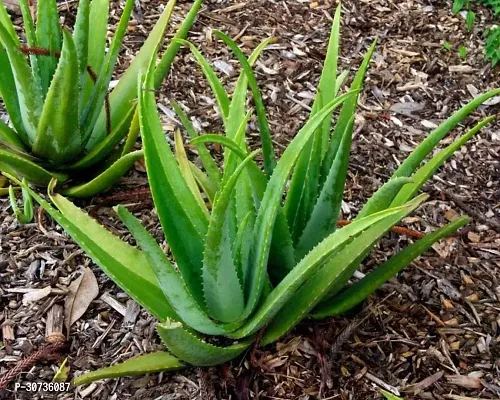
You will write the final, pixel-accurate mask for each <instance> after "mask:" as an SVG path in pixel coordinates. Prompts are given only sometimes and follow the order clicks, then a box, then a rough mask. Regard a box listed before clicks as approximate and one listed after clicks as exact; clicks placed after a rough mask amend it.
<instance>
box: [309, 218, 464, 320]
mask: <svg viewBox="0 0 500 400" xmlns="http://www.w3.org/2000/svg"><path fill="white" fill-rule="evenodd" d="M468 221H469V219H468V218H467V217H462V218H459V219H457V220H455V221H453V222H451V223H449V224H448V225H445V226H443V227H442V228H440V229H438V230H436V231H435V232H433V233H430V234H427V235H426V236H424V237H423V238H422V239H419V240H418V241H417V242H415V243H413V244H412V245H410V246H408V247H407V248H405V249H404V250H401V251H400V252H399V253H398V254H396V255H394V256H392V257H391V258H390V259H389V260H388V261H386V262H385V263H384V264H382V265H380V266H379V267H377V268H376V269H375V270H373V271H372V272H370V273H369V274H368V275H366V276H365V277H364V278H363V279H361V280H360V281H359V282H357V283H355V284H353V285H351V286H349V288H347V289H345V290H344V291H342V292H340V293H339V294H338V295H336V296H334V297H332V298H331V299H329V300H327V301H325V302H322V303H320V304H319V305H318V306H317V307H316V308H315V309H314V311H313V313H312V316H313V317H314V318H325V317H327V316H329V315H340V314H342V313H344V312H346V311H348V310H350V309H351V308H353V307H354V306H356V305H357V304H359V303H361V302H362V301H363V300H364V299H366V298H367V297H368V296H369V295H370V294H372V293H373V292H374V291H375V290H376V289H378V288H379V287H380V286H381V285H382V284H384V283H385V282H387V281H388V280H389V279H390V278H391V277H393V276H395V275H396V274H397V273H398V272H400V271H401V270H402V269H403V268H406V267H407V266H408V265H409V264H410V263H411V262H412V261H413V260H414V259H416V258H417V257H418V256H419V255H421V254H423V253H424V252H425V251H427V250H428V249H429V248H430V247H431V246H432V245H433V244H434V243H436V242H437V241H439V240H441V239H443V238H445V237H447V236H449V235H451V234H452V233H453V232H455V231H457V230H458V229H460V228H461V227H462V226H464V225H465V224H467V222H468Z"/></svg>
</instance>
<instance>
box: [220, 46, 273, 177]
mask: <svg viewBox="0 0 500 400" xmlns="http://www.w3.org/2000/svg"><path fill="white" fill-rule="evenodd" d="M273 40H274V38H272V37H271V38H268V39H266V40H264V41H263V42H261V43H260V44H259V45H258V46H257V47H256V48H255V50H254V51H253V52H252V54H251V55H250V57H249V58H248V63H249V64H250V66H253V64H254V63H255V62H256V61H257V59H258V58H259V56H260V54H261V53H262V51H264V49H265V47H266V46H267V45H268V44H269V43H271V42H272V41H273ZM247 92H248V78H247V75H246V73H245V71H244V70H242V71H241V73H240V76H239V77H238V81H237V82H236V85H235V87H234V91H233V96H232V99H231V104H230V105H229V114H228V119H227V126H226V131H225V134H226V136H227V137H228V138H229V139H233V140H234V139H235V136H236V135H237V133H238V131H239V130H240V129H241V128H242V122H243V121H247V122H248V119H249V116H248V117H246V116H245V115H246V102H247ZM247 122H245V126H244V127H243V129H245V128H246V123H247ZM242 141H244V136H242ZM242 144H243V143H238V145H239V146H241V145H242ZM224 164H225V170H226V171H227V172H228V173H229V174H232V173H233V171H234V169H235V168H236V165H237V163H236V161H235V160H234V155H231V151H230V149H224Z"/></svg>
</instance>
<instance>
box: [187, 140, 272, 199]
mask: <svg viewBox="0 0 500 400" xmlns="http://www.w3.org/2000/svg"><path fill="white" fill-rule="evenodd" d="M191 143H192V144H201V143H217V144H220V145H221V146H224V147H227V148H229V149H230V150H231V151H232V152H234V153H235V154H236V155H237V156H238V157H239V158H240V159H242V160H243V159H245V158H246V157H247V156H248V153H247V152H246V151H244V150H242V149H241V148H240V146H239V145H238V144H237V143H236V142H235V141H234V140H231V139H229V138H228V137H227V136H222V135H215V134H211V133H209V134H206V135H201V136H198V137H197V138H195V139H193V140H191ZM247 170H248V173H249V175H250V178H251V179H252V183H253V185H254V188H255V191H256V192H257V193H259V196H260V197H262V195H263V193H264V191H265V189H266V184H267V180H266V177H265V175H264V174H263V173H262V171H261V170H260V168H259V167H258V166H257V164H255V162H250V164H248V168H247Z"/></svg>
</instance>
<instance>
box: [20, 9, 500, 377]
mask: <svg viewBox="0 0 500 400" xmlns="http://www.w3.org/2000/svg"><path fill="white" fill-rule="evenodd" d="M339 31H340V8H339V9H337V12H336V14H335V18H334V23H333V28H332V33H331V38H330V41H329V46H328V51H327V56H326V62H325V67H324V69H323V73H322V76H321V79H320V83H319V87H318V90H317V95H316V99H315V101H314V105H313V107H312V112H311V115H310V117H309V119H308V121H307V122H306V123H305V125H304V126H303V127H302V129H301V130H300V131H299V132H298V133H297V135H296V136H295V138H294V139H293V140H292V141H291V143H290V144H289V145H288V146H287V148H286V150H285V151H284V152H283V154H282V155H281V157H280V159H279V161H276V160H275V156H274V152H273V148H272V141H271V135H270V129H269V124H268V122H267V119H266V113H265V108H264V104H263V100H262V96H261V94H260V92H259V88H258V84H257V80H256V77H255V75H254V74H253V71H252V64H253V63H254V62H255V61H256V59H257V57H258V56H259V54H260V53H261V52H262V50H263V49H264V47H265V46H266V45H267V43H268V42H269V41H265V42H264V43H262V44H261V45H260V46H259V47H258V48H256V49H255V51H254V52H253V53H252V54H251V55H250V57H249V58H248V59H247V58H246V56H245V55H244V54H243V53H242V51H241V50H240V49H239V48H238V46H237V45H236V44H235V43H234V42H233V41H232V40H231V39H230V38H229V37H227V36H226V35H224V34H223V33H221V32H217V33H216V34H217V36H218V37H219V38H220V39H221V40H222V41H224V42H225V43H226V44H227V45H228V46H229V47H230V48H231V49H232V50H233V52H234V54H235V56H236V57H237V58H238V60H239V61H240V63H241V67H242V73H241V75H240V77H239V79H238V81H237V83H236V86H235V89H234V92H233V94H232V96H230V95H229V94H228V93H227V92H226V91H225V89H224V86H223V85H222V83H221V82H220V81H219V80H218V78H217V75H216V74H215V72H214V71H213V70H212V68H211V66H210V63H209V62H208V61H207V60H205V59H204V58H203V56H202V55H201V53H200V52H199V51H198V50H197V49H196V47H195V46H194V45H192V44H191V43H189V42H186V41H182V40H178V41H177V43H182V44H185V45H187V46H189V47H190V49H191V50H192V53H193V55H194V57H195V59H196V60H197V61H198V63H199V64H200V66H201V69H202V70H203V72H204V73H205V75H206V77H207V79H208V81H209V83H210V86H211V88H212V89H213V91H214V94H215V97H216V100H217V104H218V107H219V109H220V114H221V116H222V119H223V122H224V130H225V135H199V134H198V133H197V132H196V131H195V129H194V127H193V126H192V124H191V123H190V120H189V118H188V116H187V115H186V114H185V113H184V112H183V110H182V108H181V107H180V106H179V105H177V104H176V103H173V107H174V109H175V110H176V112H177V114H178V116H179V119H180V120H181V122H182V124H183V125H184V128H185V130H186V132H187V133H188V135H189V136H190V138H191V143H192V144H193V145H194V146H196V148H197V150H198V153H199V156H200V159H201V162H202V165H203V169H200V168H199V167H198V166H196V165H195V164H193V163H192V162H190V161H189V160H188V158H187V157H186V153H185V151H184V147H183V143H182V137H181V134H180V132H176V133H175V138H174V139H175V153H173V152H172V150H171V148H170V145H169V144H168V142H167V140H166V138H165V136H164V132H163V129H162V125H161V123H160V119H159V115H158V112H157V108H156V104H155V98H154V92H153V90H152V89H154V87H155V85H154V57H153V58H152V61H151V63H150V65H149V68H148V70H147V72H146V73H145V75H143V76H142V78H141V80H140V82H139V86H138V93H139V94H138V97H139V111H138V113H139V125H140V128H141V133H142V138H143V145H144V152H145V162H146V167H147V172H148V179H149V183H150V187H151V192H152V195H153V199H154V203H155V206H156V210H157V213H158V216H159V219H160V223H161V225H162V228H163V231H164V234H165V239H166V242H167V243H168V245H169V249H170V252H171V254H169V255H167V254H165V252H164V250H163V248H162V247H161V246H160V245H159V244H158V243H157V241H156V240H155V239H154V238H153V237H152V236H151V235H150V234H149V233H148V232H147V230H146V229H145V228H144V227H143V226H142V224H141V222H140V221H139V220H138V219H137V218H136V217H135V216H134V215H133V214H131V213H130V212H129V211H127V209H126V208H124V207H123V206H118V207H116V209H115V210H116V213H117V215H118V216H119V218H120V219H121V220H122V221H123V223H124V224H125V226H126V227H127V228H128V229H129V231H130V232H131V233H132V235H133V237H134V239H135V241H136V243H137V247H134V246H131V245H129V244H127V243H125V242H123V241H121V240H120V239H119V238H118V237H116V236H114V235H113V234H112V233H111V232H109V231H107V230H106V229H105V228H103V227H102V226H101V225H99V224H98V222H96V221H95V220H93V219H92V218H90V217H89V216H88V215H87V214H86V213H85V212H84V211H82V210H80V209H79V208H78V207H76V206H75V205H74V204H72V203H71V202H70V201H69V200H67V199H66V198H65V197H64V196H62V195H61V194H59V193H56V192H55V191H54V185H55V182H54V181H53V182H52V184H51V186H50V187H49V197H50V200H51V201H47V200H45V199H44V198H43V197H41V196H40V195H38V194H36V193H34V192H31V193H32V194H33V196H35V199H36V200H37V201H38V202H39V203H40V204H41V205H42V206H43V207H44V209H45V210H46V211H47V212H48V213H50V214H51V215H52V216H53V218H54V219H55V220H56V221H57V222H58V223H59V224H60V225H61V226H62V227H63V228H64V229H65V230H66V231H67V233H68V234H69V235H70V236H71V237H72V238H73V239H75V240H76V241H77V242H78V243H79V244H80V246H81V247H82V248H83V249H84V250H85V251H86V253H87V254H88V255H89V256H90V257H91V258H92V259H93V260H94V261H95V263H96V264H98V265H99V266H100V267H101V269H102V270H103V271H104V272H105V273H106V274H107V275H109V276H110V277H111V278H112V279H113V280H114V281H115V282H116V283H117V284H118V285H119V286H120V287H121V288H122V289H123V290H124V291H126V292H127V293H128V294H129V295H130V296H131V297H133V298H134V299H135V300H136V301H137V302H138V303H139V304H141V305H142V306H144V307H145V308H146V309H147V310H149V312H151V313H152V314H153V315H154V316H156V317H157V318H158V319H159V321H160V322H159V324H158V326H157V330H158V334H159V335H160V337H161V339H162V340H163V342H164V343H165V345H166V347H167V349H168V352H158V353H152V354H146V355H141V356H139V357H137V358H134V359H131V360H128V361H125V362H124V363H121V364H117V365H115V366H111V367H108V368H104V369H102V370H99V371H95V372H91V373H88V374H85V375H83V376H79V377H77V378H76V379H75V380H74V383H75V384H77V385H78V384H84V383H88V382H91V381H93V380H96V379H102V378H107V377H117V376H123V375H137V374H141V373H150V372H157V371H162V370H173V369H179V368H182V367H184V366H186V365H188V364H192V365H198V366H211V365H217V364H220V363H224V362H226V361H228V360H231V359H233V358H235V357H237V356H239V355H240V354H242V353H243V352H244V351H245V350H246V349H248V347H249V346H250V345H251V343H252V342H253V341H255V339H256V337H257V336H260V344H262V345H266V344H269V343H272V342H273V341H275V340H277V339H278V338H279V337H281V336H282V335H284V334H285V333H287V332H288V331H290V330H291V329H292V328H293V327H294V326H295V325H297V324H298V323H299V322H300V321H301V320H303V319H304V318H324V317H327V316H331V315H339V314H341V313H343V312H345V311H347V310H349V309H350V308H352V307H353V306H355V305H356V304H359V303H360V302H362V301H363V300H364V299H365V298H366V297H367V296H369V295H370V294H371V293H373V292H374V291H375V290H376V289H377V288H378V287H379V286H380V285H381V284H382V283H384V282H385V281H387V280H388V279H389V278H390V277H392V276H394V275H395V274H397V273H398V272H399V271H400V270H402V269H403V268H404V267H406V266H407V265H409V264H410V263H411V261H412V260H413V259H415V258H416V257H418V256H419V255H420V254H422V253H423V252H425V251H426V250H427V249H429V248H430V246H432V244H433V243H435V242H436V241H438V240H440V239H441V238H443V237H445V236H447V235H450V234H451V233H453V232H454V231H456V230H457V229H459V228H460V227H461V226H463V225H464V224H466V223H467V218H466V217H462V218H459V219H457V220H456V221H454V222H452V223H449V224H448V225H446V226H443V227H441V228H439V229H437V230H435V231H434V232H432V233H430V234H428V235H426V236H425V237H423V238H421V239H419V240H418V241H416V242H415V243H413V244H411V245H409V246H408V247H407V248H405V249H404V250H402V251H400V252H399V253H397V254H395V255H394V256H392V257H391V258H389V259H388V261H387V262H385V263H384V264H382V265H380V266H378V267H377V268H375V269H374V270H373V271H372V272H370V273H369V274H367V275H366V276H365V277H364V278H362V279H361V280H359V281H357V282H355V283H354V284H352V285H349V280H350V279H351V278H352V275H353V274H354V272H355V271H356V270H357V269H358V267H359V266H360V264H361V263H362V261H363V259H364V258H365V257H366V256H367V255H368V253H369V252H370V251H371V249H372V248H373V247H374V246H375V245H376V243H377V241H378V240H379V239H380V238H381V237H382V236H383V235H384V234H385V233H386V232H388V231H389V230H390V229H391V227H392V226H394V225H395V224H397V223H398V222H399V221H400V220H401V219H402V218H404V217H405V216H407V215H408V214H410V213H411V212H413V211H414V210H415V209H416V208H417V207H418V206H419V205H420V204H421V203H422V202H423V201H425V199H426V197H427V196H426V195H418V196H416V194H417V192H418V191H419V189H420V188H421V187H422V185H423V184H424V183H425V182H426V180H427V179H428V178H429V177H430V176H431V175H432V174H433V173H434V172H435V171H436V170H437V169H438V168H439V167H440V166H441V165H442V164H443V163H444V162H445V160H446V159H447V158H448V157H449V156H451V155H452V154H453V152H454V151H455V150H457V149H458V148H460V146H462V145H463V143H465V142H466V141H467V140H468V139H469V138H470V137H471V136H472V135H474V134H475V133H476V132H477V131H478V130H479V129H480V128H481V127H483V126H484V125H485V124H487V123H489V122H490V121H491V120H492V117H489V118H486V119H485V120H484V121H482V122H481V123H479V124H478V125H477V126H476V127H474V128H473V129H472V130H470V131H469V132H467V133H466V134H465V135H463V136H461V137H459V138H458V139H457V140H456V141H454V142H453V143H451V144H450V145H448V146H447V147H445V148H444V149H443V150H441V151H439V152H437V153H435V154H434V155H432V153H433V152H434V149H435V147H436V146H437V145H438V144H439V143H440V141H441V139H443V138H444V137H445V136H446V135H447V134H448V133H449V132H450V131H451V130H452V129H453V128H454V127H455V126H456V125H457V124H458V123H460V122H461V121H463V119H464V118H465V117H466V116H467V115H468V114H470V113H471V112H473V111H474V110H475V109H476V108H477V107H478V106H479V105H481V104H482V103H483V102H484V101H485V100H487V99H488V98H490V97H492V96H495V95H498V94H499V93H500V90H493V91H491V92H489V93H487V94H484V95H482V96H480V97H478V98H477V99H475V100H473V101H472V102H470V103H469V104H467V105H465V106H464V107H463V108H462V109H460V110H459V111H457V112H456V113H455V114H454V115H452V116H451V117H450V118H449V119H448V120H447V121H445V122H444V123H443V124H442V125H440V126H439V127H438V128H437V129H436V130H435V131H434V132H432V133H430V134H429V135H428V137H427V138H426V139H425V140H424V141H423V142H422V143H421V144H420V145H419V146H418V147H416V149H415V150H414V151H413V152H412V153H411V154H410V156H409V157H408V158H407V159H406V161H404V162H403V163H402V164H401V165H400V166H399V168H398V169H397V170H396V171H395V172H394V175H393V177H392V178H391V179H390V180H389V181H388V182H387V183H386V184H385V185H383V186H382V187H381V188H380V189H379V190H378V191H377V192H376V193H375V194H374V195H373V196H372V197H371V198H370V199H369V200H368V202H367V203H366V204H365V206H364V207H363V208H362V209H361V210H360V212H359V214H358V216H357V218H356V219H355V220H354V221H353V222H352V223H351V224H349V225H347V226H345V227H343V228H341V229H337V220H338V218H339V214H340V207H341V201H342V193H343V189H344V185H345V182H346V176H347V168H348V161H349V153H350V145H351V140H352V134H353V123H354V122H353V121H354V114H355V108H356V104H357V98H358V95H359V92H360V90H361V88H362V83H363V78H364V75H365V72H366V70H367V68H368V65H369V62H370V58H371V56H372V53H373V51H374V48H375V43H374V44H373V45H372V46H371V47H370V49H369V50H368V52H367V54H366V56H365V58H364V60H363V62H362V64H361V66H360V67H359V69H358V71H357V73H356V75H355V77H354V79H353V81H352V83H351V86H350V89H349V90H348V91H347V92H345V93H343V94H340V89H341V88H342V87H343V86H344V85H343V82H344V79H345V76H346V74H345V73H340V74H338V75H337V59H338V47H339V33H340V32H339ZM248 88H250V90H251V92H252V95H253V100H254V103H255V110H256V114H257V121H258V129H259V133H260V135H261V142H262V149H261V150H262V159H263V168H262V169H261V168H260V167H259V164H258V163H257V162H256V161H255V160H254V159H255V156H256V155H257V154H258V153H259V152H260V149H257V150H256V151H251V150H250V149H249V145H248V143H247V142H246V137H245V135H246V131H247V129H248V127H247V124H248V121H249V119H250V117H251V114H250V111H247V106H246V96H247V91H248ZM339 107H340V111H339V114H338V117H337V118H335V119H334V118H333V111H334V110H335V109H336V108H339ZM333 122H334V123H333ZM332 124H333V125H334V128H333V130H332ZM208 142H217V143H220V144H221V145H222V146H224V162H223V165H222V168H219V166H218V165H217V164H216V163H215V161H214V159H213V158H212V157H211V156H210V153H209V151H208V148H207V147H205V146H206V143H208ZM427 156H431V157H430V159H428V160H427V161H425V159H426V158H427ZM290 177H291V179H290ZM288 181H290V185H289V188H288V190H286V186H287V182H288ZM18 184H20V185H21V186H23V187H24V188H25V190H30V189H29V188H27V187H26V185H23V183H22V182H18ZM284 193H285V197H284V196H283V194H284ZM415 196H416V197H415ZM283 197H284V200H283ZM51 203H52V204H51ZM139 248H140V250H139ZM259 332H260V333H261V334H260V335H258V333H259ZM211 337H221V338H226V339H227V341H226V343H227V345H226V346H223V345H220V344H218V345H215V344H212V343H213V342H212V343H211V340H210V338H211ZM218 343H221V341H220V340H219V342H218Z"/></svg>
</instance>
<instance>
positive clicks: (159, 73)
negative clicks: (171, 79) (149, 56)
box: [154, 0, 203, 89]
mask: <svg viewBox="0 0 500 400" xmlns="http://www.w3.org/2000/svg"><path fill="white" fill-rule="evenodd" d="M202 4H203V0H195V2H194V3H193V5H192V6H191V9H190V10H189V12H188V13H187V15H186V18H184V20H183V21H182V24H181V26H180V27H179V30H178V31H177V33H176V34H175V36H174V37H173V40H172V41H171V42H170V44H169V45H168V47H167V50H166V51H165V53H163V56H162V57H161V58H160V61H159V63H158V65H157V66H156V69H155V76H154V88H155V89H159V88H160V86H161V84H162V82H163V81H164V79H165V77H166V76H167V75H168V73H169V72H170V68H171V66H172V63H173V61H174V58H175V56H176V55H177V52H178V51H179V48H180V47H181V44H180V43H179V42H176V39H185V38H186V36H187V34H188V32H189V30H190V29H191V26H193V23H194V21H195V19H196V15H197V14H198V11H199V10H200V8H201V5H202Z"/></svg>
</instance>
